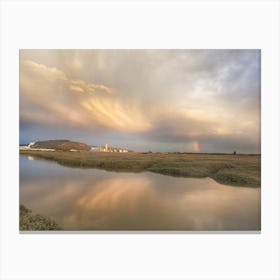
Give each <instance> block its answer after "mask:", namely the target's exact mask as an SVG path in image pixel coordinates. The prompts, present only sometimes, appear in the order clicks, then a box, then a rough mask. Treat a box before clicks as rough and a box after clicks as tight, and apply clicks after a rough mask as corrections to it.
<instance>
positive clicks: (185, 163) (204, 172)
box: [20, 151, 261, 187]
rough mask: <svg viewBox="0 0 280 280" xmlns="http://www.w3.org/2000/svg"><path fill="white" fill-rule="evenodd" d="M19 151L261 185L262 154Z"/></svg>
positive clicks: (81, 163)
mask: <svg viewBox="0 0 280 280" xmlns="http://www.w3.org/2000/svg"><path fill="white" fill-rule="evenodd" d="M20 153H21V154H26V155H32V156H33V157H38V158H44V159H47V160H52V161H56V162H57V163H59V164H61V165H64V166H70V167H80V168H100V169H104V170H108V171H122V172H141V171H151V172H156V173H160V174H165V175H171V176H181V177H199V178H202V177H211V178H213V179H214V180H216V181H217V182H219V183H222V184H228V185H236V186H246V187H260V184H261V178H260V177H261V176H260V167H261V156H260V155H245V154H185V153H125V154H122V153H91V152H61V151H55V152H42V151H20Z"/></svg>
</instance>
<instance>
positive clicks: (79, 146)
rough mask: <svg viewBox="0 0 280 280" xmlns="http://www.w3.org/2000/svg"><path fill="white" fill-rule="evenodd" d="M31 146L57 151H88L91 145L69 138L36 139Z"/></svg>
mask: <svg viewBox="0 0 280 280" xmlns="http://www.w3.org/2000/svg"><path fill="white" fill-rule="evenodd" d="M32 148H42V149H55V150H58V151H70V150H72V149H73V150H79V151H89V150H90V149H91V147H90V146H89V145H87V144H84V143H80V142H73V141H70V140H47V141H38V142H36V143H35V144H34V145H32Z"/></svg>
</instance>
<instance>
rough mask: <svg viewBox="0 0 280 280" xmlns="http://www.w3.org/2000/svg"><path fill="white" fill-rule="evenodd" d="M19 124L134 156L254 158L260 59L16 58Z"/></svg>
mask: <svg viewBox="0 0 280 280" xmlns="http://www.w3.org/2000/svg"><path fill="white" fill-rule="evenodd" d="M20 116H21V119H22V121H25V122H29V123H34V124H35V123H36V124H38V126H39V125H40V124H45V126H49V130H51V127H54V126H56V127H57V126H61V129H62V130H64V129H65V128H66V127H68V128H72V129H73V134H74V131H79V133H80V131H81V129H83V130H84V131H85V132H86V133H87V134H88V135H90V134H91V133H93V134H96V135H97V138H100V139H101V138H102V139H103V138H104V137H107V138H109V139H111V141H113V142H116V143H120V142H121V140H124V139H128V138H129V137H132V138H133V139H134V143H132V144H131V145H132V146H131V147H130V148H132V149H144V150H149V149H153V150H167V149H174V150H176V149H177V150H179V149H180V150H182V151H183V150H184V149H185V150H190V151H193V150H198V148H197V147H198V146H200V148H201V149H202V150H205V151H223V152H225V151H232V147H234V146H238V147H240V150H243V151H259V150H260V143H259V140H256V139H259V135H260V51H259V50H21V51H20ZM36 131H38V130H36ZM105 134H106V136H105ZM131 135H133V136H131ZM90 138H91V137H89V139H90ZM132 138H131V139H132ZM131 141H132V140H131ZM194 143H197V144H194Z"/></svg>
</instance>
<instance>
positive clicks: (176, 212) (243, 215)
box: [20, 157, 260, 230]
mask: <svg viewBox="0 0 280 280" xmlns="http://www.w3.org/2000/svg"><path fill="white" fill-rule="evenodd" d="M20 161H21V162H20V201H21V203H23V204H25V205H26V206H27V207H29V208H31V209H32V210H33V211H34V212H38V213H41V214H43V215H48V216H52V217H53V218H54V219H55V220H56V221H57V222H58V223H59V224H60V225H61V226H62V227H63V229H66V230H95V229H97V230H106V229H111V230H118V229H122V230H129V229H135V230H136V229H137V230H148V229H151V230H157V229H161V230H168V229H175V230H258V229H260V189H253V188H241V187H230V186H223V185H221V184H218V183H216V182H215V181H214V180H212V179H210V178H204V179H193V178H175V177H170V176H164V175H159V174H154V173H149V172H144V173H117V172H106V171H103V170H95V169H74V168H66V167H62V166H60V165H58V164H56V163H52V162H47V161H41V160H40V161H39V160H33V161H30V160H28V159H27V158H25V157H21V159H20Z"/></svg>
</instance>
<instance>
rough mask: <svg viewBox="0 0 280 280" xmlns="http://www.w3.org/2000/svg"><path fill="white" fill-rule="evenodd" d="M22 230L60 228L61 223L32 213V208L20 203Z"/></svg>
mask: <svg viewBox="0 0 280 280" xmlns="http://www.w3.org/2000/svg"><path fill="white" fill-rule="evenodd" d="M19 213H20V214H19V217H20V218H19V228H20V230H32V231H33V230H60V229H61V228H60V227H59V225H58V224H57V223H56V222H55V221H54V220H53V219H51V218H48V217H44V216H41V215H39V214H32V210H30V209H28V208H26V207H25V206H24V205H20V208H19Z"/></svg>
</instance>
